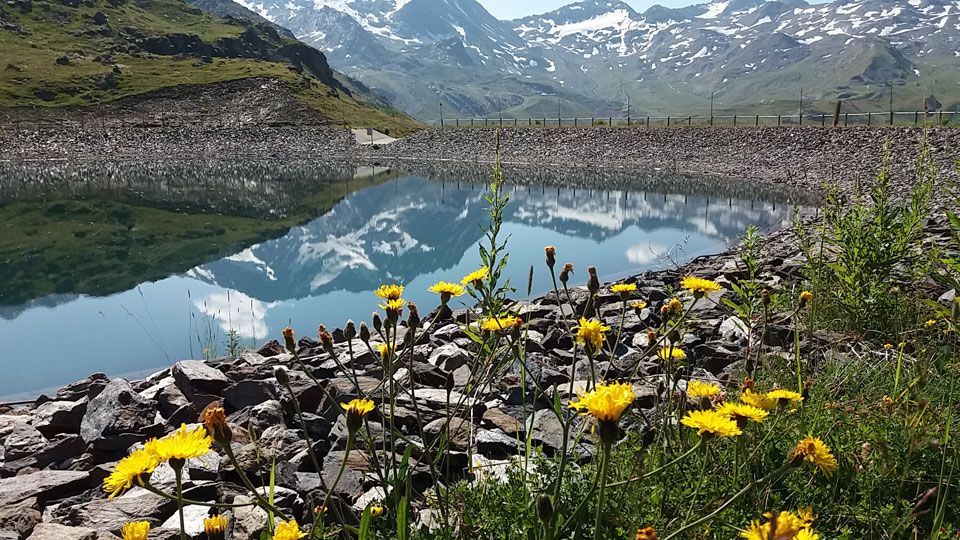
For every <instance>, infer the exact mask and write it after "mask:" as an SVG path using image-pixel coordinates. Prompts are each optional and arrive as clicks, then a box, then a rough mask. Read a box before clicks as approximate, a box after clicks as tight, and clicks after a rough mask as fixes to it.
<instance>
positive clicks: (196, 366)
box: [172, 360, 230, 401]
mask: <svg viewBox="0 0 960 540" xmlns="http://www.w3.org/2000/svg"><path fill="white" fill-rule="evenodd" d="M172 373H173V378H174V380H175V381H176V382H177V388H179V389H180V391H181V392H183V395H184V396H186V397H187V399H189V400H190V401H194V396H195V395H196V394H211V395H219V394H220V392H222V391H223V389H224V388H226V387H227V386H229V385H230V379H228V378H227V376H226V375H224V374H223V372H221V371H220V370H218V369H214V368H212V367H210V366H208V365H207V364H205V363H204V362H201V361H199V360H183V361H180V362H177V363H176V364H174V365H173V370H172Z"/></svg>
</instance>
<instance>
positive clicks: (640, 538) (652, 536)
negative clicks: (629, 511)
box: [636, 527, 657, 540]
mask: <svg viewBox="0 0 960 540" xmlns="http://www.w3.org/2000/svg"><path fill="white" fill-rule="evenodd" d="M636 540H657V531H656V530H654V528H653V527H647V528H646V529H637V538H636Z"/></svg>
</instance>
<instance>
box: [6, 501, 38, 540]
mask: <svg viewBox="0 0 960 540" xmlns="http://www.w3.org/2000/svg"><path fill="white" fill-rule="evenodd" d="M37 506H38V505H37V499H36V498H32V497H31V498H29V499H25V500H23V501H20V502H19V503H15V504H9V505H8V504H5V505H3V506H2V507H0V531H12V532H14V533H16V536H15V538H17V539H20V538H26V537H27V536H28V535H29V534H30V532H31V531H33V529H34V527H36V526H37V524H38V523H40V521H41V519H42V518H43V514H41V513H40V511H39V510H37Z"/></svg>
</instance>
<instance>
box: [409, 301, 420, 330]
mask: <svg viewBox="0 0 960 540" xmlns="http://www.w3.org/2000/svg"><path fill="white" fill-rule="evenodd" d="M407 310H408V311H409V313H407V328H410V329H411V330H413V329H416V328H420V312H419V311H417V305H416V304H414V303H413V302H407Z"/></svg>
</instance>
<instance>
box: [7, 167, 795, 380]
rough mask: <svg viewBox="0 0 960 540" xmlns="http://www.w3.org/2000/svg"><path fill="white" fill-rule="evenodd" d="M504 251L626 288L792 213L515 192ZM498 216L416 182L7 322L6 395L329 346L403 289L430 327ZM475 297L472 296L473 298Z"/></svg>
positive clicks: (477, 201) (364, 195)
mask: <svg viewBox="0 0 960 540" xmlns="http://www.w3.org/2000/svg"><path fill="white" fill-rule="evenodd" d="M511 197H512V200H511V203H510V206H509V207H508V211H507V212H506V223H505V224H504V226H503V229H502V231H501V232H502V237H504V238H506V237H509V249H510V259H509V261H510V264H509V266H508V268H507V272H506V275H507V276H508V277H509V278H510V282H511V284H512V285H513V286H514V287H516V288H517V289H518V290H520V291H525V289H526V280H527V275H528V271H529V268H530V266H531V265H533V267H534V282H533V291H534V294H542V293H543V292H545V291H546V290H548V288H549V287H550V280H549V275H548V274H547V272H546V267H545V265H544V264H543V247H544V246H545V245H554V246H556V247H557V253H558V255H557V258H558V262H560V263H561V264H562V263H565V262H571V263H573V264H574V266H575V268H576V274H575V276H574V283H575V284H580V283H582V282H583V281H584V280H585V279H586V267H587V266H588V265H594V266H596V267H597V268H598V270H599V273H600V275H601V277H602V278H603V279H605V280H613V279H616V278H618V277H622V276H626V275H630V274H633V273H638V272H641V271H643V270H646V269H650V268H654V267H658V266H663V265H664V264H667V262H668V261H667V255H668V254H669V256H670V257H673V258H675V259H676V260H681V261H682V260H684V259H689V258H691V257H694V256H697V255H702V254H706V253H711V252H716V251H718V250H720V249H722V247H724V246H726V245H728V244H729V243H731V242H732V241H734V239H735V237H736V235H737V234H739V233H741V232H742V231H743V230H744V229H745V228H746V227H747V225H749V224H751V223H752V224H756V225H758V226H761V227H770V226H776V225H777V224H778V222H779V221H780V220H782V219H784V218H789V216H790V215H791V213H792V207H791V206H790V205H789V204H782V203H773V202H761V201H749V200H746V201H744V200H736V199H731V198H718V199H710V198H706V197H702V196H686V195H683V194H668V195H664V194H663V193H646V194H644V193H627V192H618V191H612V192H605V191H596V190H594V191H580V192H577V191H576V190H572V189H559V190H558V189H557V188H552V189H550V188H529V189H528V188H522V187H521V188H515V189H514V190H513V192H512V193H511ZM487 206H488V204H487V203H486V201H484V199H483V191H482V186H477V185H469V184H460V185H458V184H456V183H447V184H443V183H440V182H434V181H428V180H423V179H420V178H412V177H407V178H402V179H399V180H397V181H393V182H390V183H387V184H383V185H379V186H374V187H371V188H368V189H366V190H363V191H359V192H356V193H353V194H351V195H349V196H347V197H346V198H345V199H344V200H343V201H341V202H340V203H339V204H338V205H337V206H336V207H335V208H334V209H333V210H332V211H331V212H330V213H328V214H327V215H324V216H321V217H320V218H317V219H316V220H314V221H312V222H311V223H309V224H306V225H304V226H301V227H295V228H293V229H291V230H290V232H289V233H288V234H287V235H285V236H284V237H282V238H278V239H276V240H271V241H269V242H265V243H263V244H260V245H257V246H251V247H250V248H248V249H246V250H243V251H241V252H239V253H237V254H234V255H231V256H230V257H227V258H224V259H221V260H219V261H214V262H212V263H208V264H204V265H201V266H199V267H197V268H195V269H193V270H191V271H190V272H188V273H187V274H186V275H177V276H171V277H168V278H165V279H162V280H159V281H156V282H153V283H144V284H142V285H140V286H139V287H137V288H135V289H133V290H129V291H125V292H121V293H118V294H114V295H111V296H107V297H87V296H81V297H78V298H75V299H72V300H69V301H65V302H63V303H60V304H56V302H51V304H54V305H52V306H48V307H45V306H39V305H37V306H34V307H29V308H26V309H24V310H23V311H22V312H20V313H19V314H18V315H16V316H14V317H13V318H12V319H9V320H3V319H0V343H3V344H4V345H5V348H6V351H5V354H6V355H7V358H9V359H10V361H8V362H5V364H6V366H5V372H6V373H5V375H6V376H5V377H4V378H3V379H0V396H8V397H9V396H14V395H17V396H18V397H32V396H34V395H35V394H36V392H37V390H38V389H49V388H50V387H54V386H59V385H62V384H65V383H68V382H71V381H74V380H78V379H81V378H83V377H86V376H87V375H89V374H90V373H92V372H96V371H102V372H106V373H108V374H111V375H119V374H144V373H146V372H149V371H152V370H154V369H157V368H162V367H165V366H167V365H169V364H171V363H173V362H176V361H178V360H182V359H186V358H198V357H200V356H201V355H202V352H201V351H202V349H203V348H205V347H208V346H209V345H210V343H211V340H212V341H214V342H216V343H217V344H218V350H217V353H219V354H224V353H225V345H224V342H225V340H226V331H227V330H228V329H231V328H232V329H234V330H235V331H237V332H238V333H239V334H240V335H241V336H242V339H243V342H244V344H245V345H252V344H253V343H254V342H255V343H257V344H259V343H262V342H263V341H264V340H265V339H273V338H278V337H279V335H280V331H281V330H282V329H283V327H284V326H286V325H288V324H290V325H291V326H293V328H294V330H295V331H296V333H297V335H298V336H304V335H309V336H312V335H315V333H316V328H317V324H319V323H323V324H325V325H327V327H328V328H335V327H342V326H343V324H344V322H346V320H347V319H349V318H353V319H354V320H356V321H358V322H359V321H360V320H369V317H370V314H371V312H373V311H374V310H376V309H377V303H378V302H377V299H376V298H375V297H374V296H373V294H372V288H373V287H375V286H376V284H378V283H381V282H400V283H402V284H403V285H405V286H406V292H405V294H404V297H405V298H407V299H408V300H409V301H412V302H415V303H416V304H417V305H418V306H419V307H420V309H421V313H422V314H424V315H425V314H426V313H427V312H429V311H430V310H431V309H433V308H434V307H435V306H436V304H437V300H438V299H437V297H436V295H434V294H432V293H429V292H427V287H429V286H430V285H432V284H433V283H435V282H436V281H439V280H445V281H459V279H460V278H461V277H462V276H463V275H465V274H466V273H468V272H470V271H472V270H475V269H476V268H477V267H478V266H479V255H478V252H477V247H476V246H477V242H478V241H479V240H480V238H481V232H480V230H479V228H478V226H479V225H480V224H482V223H483V220H484V218H485V216H486V210H485V209H486V207H487ZM464 298H468V297H464Z"/></svg>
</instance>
